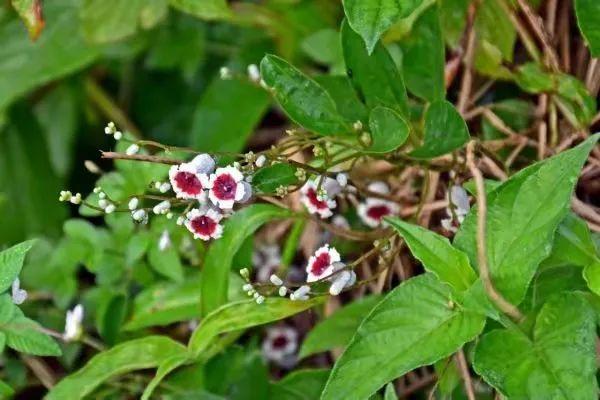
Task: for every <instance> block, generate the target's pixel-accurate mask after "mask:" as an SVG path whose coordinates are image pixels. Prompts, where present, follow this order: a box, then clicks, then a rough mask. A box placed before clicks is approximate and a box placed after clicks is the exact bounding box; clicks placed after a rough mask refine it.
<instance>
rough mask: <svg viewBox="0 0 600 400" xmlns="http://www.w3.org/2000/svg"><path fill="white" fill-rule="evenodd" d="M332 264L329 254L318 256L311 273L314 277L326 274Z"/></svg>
mask: <svg viewBox="0 0 600 400" xmlns="http://www.w3.org/2000/svg"><path fill="white" fill-rule="evenodd" d="M330 264H331V258H330V257H329V253H321V254H319V255H318V256H317V258H315V261H314V262H313V264H312V266H311V267H310V272H312V273H313V275H317V276H319V275H321V274H322V273H323V272H325V270H326V269H327V267H329V265H330Z"/></svg>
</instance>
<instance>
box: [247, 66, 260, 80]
mask: <svg viewBox="0 0 600 400" xmlns="http://www.w3.org/2000/svg"><path fill="white" fill-rule="evenodd" d="M248 78H249V79H250V80H251V81H252V82H256V83H259V82H260V70H259V69H258V67H257V66H256V64H250V65H248Z"/></svg>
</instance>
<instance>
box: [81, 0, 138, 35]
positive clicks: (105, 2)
mask: <svg viewBox="0 0 600 400" xmlns="http://www.w3.org/2000/svg"><path fill="white" fill-rule="evenodd" d="M143 7H144V1H143V0H84V1H83V5H82V7H81V12H80V16H81V23H82V26H83V32H84V34H85V36H86V38H87V39H88V40H89V41H90V42H94V43H108V42H113V41H116V40H119V39H123V38H126V37H127V36H131V35H133V34H134V33H135V32H136V31H137V27H138V25H139V23H140V15H141V12H142V9H143Z"/></svg>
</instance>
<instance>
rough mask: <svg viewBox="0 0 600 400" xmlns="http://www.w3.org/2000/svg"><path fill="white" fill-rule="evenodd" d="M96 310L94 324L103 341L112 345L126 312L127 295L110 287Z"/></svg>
mask: <svg viewBox="0 0 600 400" xmlns="http://www.w3.org/2000/svg"><path fill="white" fill-rule="evenodd" d="M107 291H108V293H107V295H106V297H105V298H103V299H102V300H103V301H102V302H101V304H100V305H99V306H98V309H97V310H96V326H97V327H98V332H99V333H100V335H101V336H102V338H103V339H104V341H105V342H106V343H107V344H109V345H113V344H115V343H116V342H117V339H118V337H119V332H120V331H121V325H122V324H123V321H124V320H125V315H126V313H127V297H125V295H124V294H122V293H118V292H114V291H112V290H110V289H108V290H107Z"/></svg>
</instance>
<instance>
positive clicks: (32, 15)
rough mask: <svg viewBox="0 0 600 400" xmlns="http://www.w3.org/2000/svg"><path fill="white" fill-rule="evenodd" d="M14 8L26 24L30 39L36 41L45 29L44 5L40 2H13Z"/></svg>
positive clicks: (29, 0)
mask: <svg viewBox="0 0 600 400" xmlns="http://www.w3.org/2000/svg"><path fill="white" fill-rule="evenodd" d="M11 3H12V6H13V7H14V8H15V10H17V13H19V16H20V17H21V19H22V20H23V22H24V23H25V26H26V27H27V31H29V37H30V38H31V40H36V39H37V38H38V36H39V35H40V33H42V29H43V28H44V17H43V15H42V3H41V1H40V0H12V1H11Z"/></svg>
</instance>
